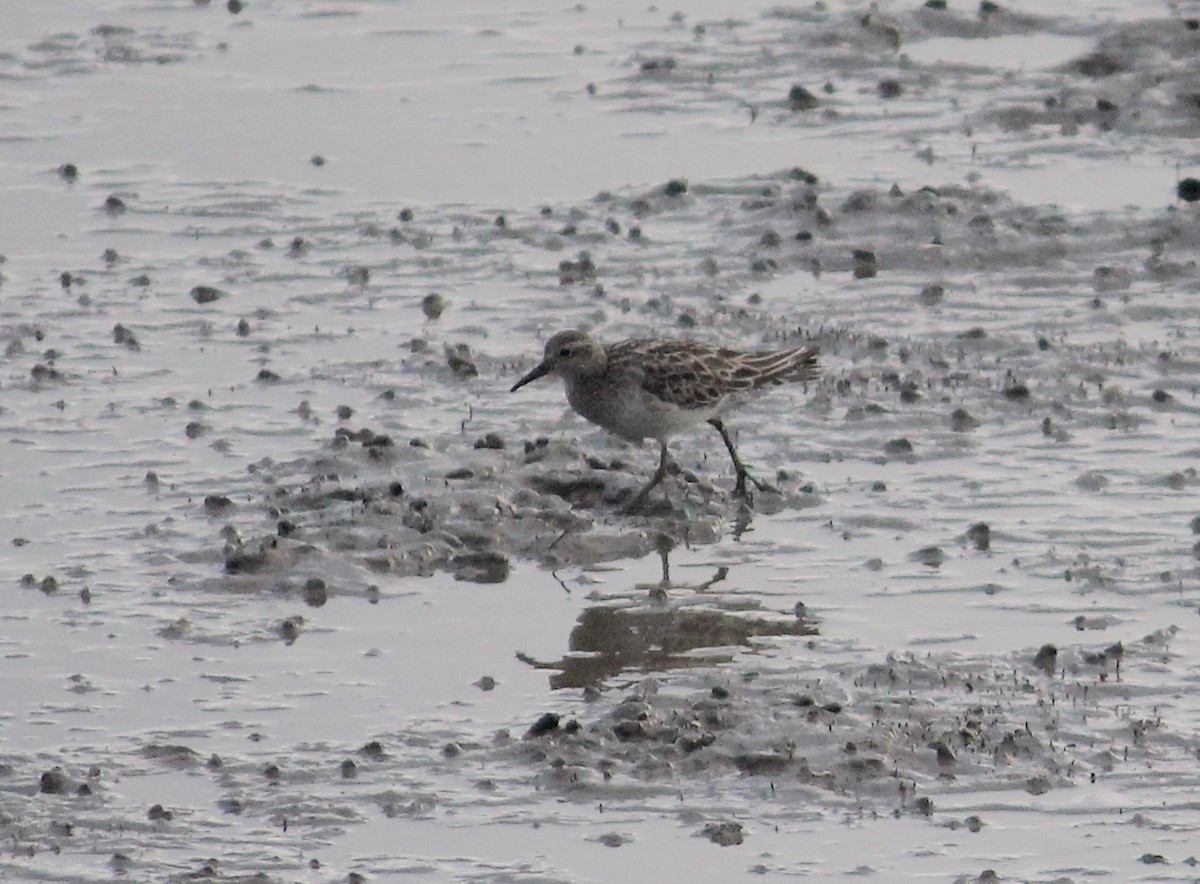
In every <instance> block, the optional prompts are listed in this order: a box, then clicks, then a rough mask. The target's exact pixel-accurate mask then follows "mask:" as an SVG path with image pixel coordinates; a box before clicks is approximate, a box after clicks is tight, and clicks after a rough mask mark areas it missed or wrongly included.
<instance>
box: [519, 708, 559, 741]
mask: <svg viewBox="0 0 1200 884" xmlns="http://www.w3.org/2000/svg"><path fill="white" fill-rule="evenodd" d="M559 721H560V718H559V716H558V713H556V712H547V713H545V714H543V715H541V716H539V717H538V719H537V720H536V721H535V722H534V723H533V724H531V725H530V726H529V730H528V731H526V733H525V736H526V737H541V736H544V735H545V734H548V733H550V732H551V731H555V730H558V723H559Z"/></svg>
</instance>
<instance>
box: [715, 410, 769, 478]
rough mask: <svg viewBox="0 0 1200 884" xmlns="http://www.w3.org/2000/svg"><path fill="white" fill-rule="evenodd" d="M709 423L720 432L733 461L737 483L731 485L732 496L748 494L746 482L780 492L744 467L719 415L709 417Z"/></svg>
mask: <svg viewBox="0 0 1200 884" xmlns="http://www.w3.org/2000/svg"><path fill="white" fill-rule="evenodd" d="M709 423H710V424H712V425H713V426H714V427H716V428H717V432H718V433H720V434H721V439H722V441H724V443H725V449H726V450H727V451H728V452H729V457H730V459H731V460H732V461H733V469H734V472H736V473H737V483H736V484H735V485H734V486H733V496H734V497H748V496H749V495H748V494H747V492H746V483H747V482H749V483H750V484H752V485H753V486H754V487H755V488H757V489H758V490H759V491H771V492H773V493H775V494H779V493H781V492H780V491H779V489H778V488H776V487H775V486H774V485H768V484H767V483H766V482H763V481H760V480H759V479H756V478H754V476H752V475H750V471H749V470H748V469H746V465H745V464H744V463H742V459H741V458H740V457H738V453H737V449H736V448H734V447H733V439H731V438H729V430H727V429H726V428H725V423H724V422H723V421H722V420H721V419H720V418H719V417H714V418H711V419H710V420H709Z"/></svg>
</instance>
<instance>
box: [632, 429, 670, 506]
mask: <svg viewBox="0 0 1200 884" xmlns="http://www.w3.org/2000/svg"><path fill="white" fill-rule="evenodd" d="M668 462H669V459H668V457H667V443H666V442H663V443H662V451H661V452H660V453H659V456H658V469H657V470H655V471H654V475H653V476H651V477H650V481H649V482H648V483H646V485H645V486H644V487H643V488H642V489H641V490H640V491H638V493H637V494H635V495H634V496H633V500H631V501H629V503H628V504H626V506H625V512H627V513H636V512H637V511H638V510H640V509H641V508H642V506H643V505H644V504H645V503H646V498H647V497H649V496H650V492H651V491H653V490H654V489H655V488H657V487H658V484H659V483H660V482H661V481H662V480H663V479H664V478H665V477H666V475H667V463H668Z"/></svg>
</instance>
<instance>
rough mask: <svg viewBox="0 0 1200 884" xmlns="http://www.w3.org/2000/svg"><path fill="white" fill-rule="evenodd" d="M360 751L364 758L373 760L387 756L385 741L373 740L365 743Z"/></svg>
mask: <svg viewBox="0 0 1200 884" xmlns="http://www.w3.org/2000/svg"><path fill="white" fill-rule="evenodd" d="M358 751H359V754H360V755H362V756H363V757H364V758H370V759H371V760H372V761H380V760H382V759H384V758H387V750H385V749H384V748H383V743H381V742H379V741H378V740H371V742H369V743H364V744H363V746H362V748H360V749H359V750H358Z"/></svg>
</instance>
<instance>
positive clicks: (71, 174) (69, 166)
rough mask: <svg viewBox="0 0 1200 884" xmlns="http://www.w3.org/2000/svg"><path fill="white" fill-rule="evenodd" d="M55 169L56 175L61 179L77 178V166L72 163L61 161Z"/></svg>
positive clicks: (69, 180) (72, 180) (71, 180)
mask: <svg viewBox="0 0 1200 884" xmlns="http://www.w3.org/2000/svg"><path fill="white" fill-rule="evenodd" d="M55 171H57V172H58V177H60V178H62V180H63V181H67V182H74V181H75V180H77V179H78V178H79V167H78V166H76V165H75V164H74V163H63V164H62V165H61V166H59V167H58V169H56V170H55Z"/></svg>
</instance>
